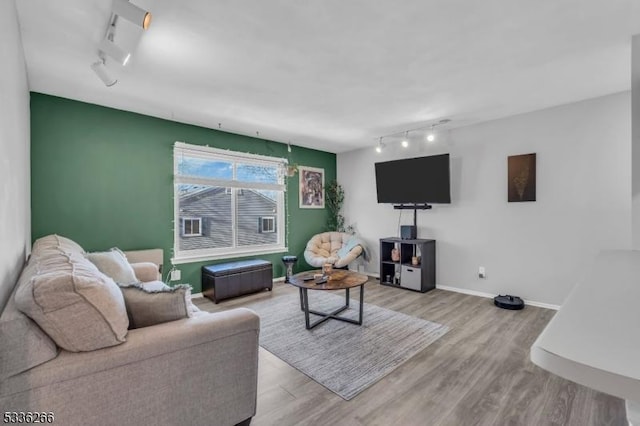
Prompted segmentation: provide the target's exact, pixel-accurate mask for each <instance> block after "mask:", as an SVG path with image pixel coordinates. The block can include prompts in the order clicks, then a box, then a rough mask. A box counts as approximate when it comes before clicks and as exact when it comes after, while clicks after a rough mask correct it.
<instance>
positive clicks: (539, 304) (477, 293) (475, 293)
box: [191, 271, 560, 311]
mask: <svg viewBox="0 0 640 426" xmlns="http://www.w3.org/2000/svg"><path fill="white" fill-rule="evenodd" d="M363 273H364V274H365V275H368V276H370V277H372V278H380V274H378V273H376V272H368V271H364V272H363ZM273 282H274V283H278V282H284V277H277V278H274V279H273ZM436 288H437V289H439V290H445V291H453V292H455V293H462V294H469V295H471V296H479V297H485V298H487V299H493V298H494V297H495V296H496V295H495V294H491V293H485V292H483V291H477V290H469V289H466V288H458V287H451V286H448V285H440V284H436ZM191 297H192V298H195V297H203V295H202V293H196V294H192V295H191ZM524 303H525V304H527V305H530V306H536V307H538V308H545V309H552V310H554V311H557V310H559V309H560V306H559V305H552V304H550V303H543V302H536V301H535V300H527V299H525V300H524Z"/></svg>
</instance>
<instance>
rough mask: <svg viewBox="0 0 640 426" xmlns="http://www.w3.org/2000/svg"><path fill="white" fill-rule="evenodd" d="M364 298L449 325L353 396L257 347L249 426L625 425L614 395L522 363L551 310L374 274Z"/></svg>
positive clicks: (280, 286)
mask: <svg viewBox="0 0 640 426" xmlns="http://www.w3.org/2000/svg"><path fill="white" fill-rule="evenodd" d="M291 292H297V289H296V288H293V287H292V286H290V285H288V284H284V283H276V284H275V285H274V288H273V292H262V293H258V294H255V295H251V296H246V297H241V298H236V299H231V300H228V301H224V302H221V303H219V304H218V305H215V304H214V303H212V302H210V301H209V300H208V299H200V298H198V299H194V302H195V303H196V304H197V305H198V306H199V307H200V308H201V309H203V310H207V311H210V312H216V311H223V310H227V309H232V308H235V307H239V306H245V305H247V304H248V303H251V302H254V301H258V300H264V299H265V298H271V297H281V296H282V295H284V294H286V293H291ZM352 293H357V292H352ZM357 296H358V295H357V294H354V295H352V297H354V298H357ZM365 302H367V303H370V304H374V305H377V306H381V307H384V308H387V309H391V310H394V311H398V312H403V313H405V314H408V315H412V316H415V317H418V318H423V319H426V320H429V321H435V322H438V323H441V324H445V325H447V326H449V327H450V331H449V332H448V333H447V334H446V335H445V336H443V337H442V338H440V339H439V340H438V341H436V342H435V343H433V344H432V345H430V346H429V347H427V348H426V349H425V350H423V351H422V352H420V353H418V354H417V355H416V356H414V357H413V358H411V359H410V360H409V361H407V362H406V363H404V364H403V365H401V366H400V367H398V368H397V369H396V370H394V371H393V372H392V373H391V374H389V375H387V376H386V377H384V378H383V379H382V380H380V381H379V382H377V383H376V384H374V385H373V386H371V387H370V388H368V389H367V390H365V391H364V392H362V393H361V394H359V395H358V396H356V397H355V398H354V399H352V400H351V401H344V400H343V399H342V398H340V397H339V396H337V395H335V394H334V393H332V392H331V391H329V390H327V389H325V388H324V387H323V386H321V385H320V384H318V383H316V382H315V381H313V380H311V379H309V378H308V377H307V376H305V375H304V374H302V373H300V372H299V371H298V370H296V369H294V368H293V367H290V366H289V365H288V364H286V363H285V362H284V361H281V360H280V359H279V358H277V357H275V356H274V355H272V354H270V353H269V352H267V351H266V350H264V349H262V348H260V363H259V379H258V412H257V414H256V416H255V417H254V419H253V421H252V423H251V424H252V425H253V426H267V425H269V426H270V425H278V426H286V425H296V426H298V425H345V426H352V425H353V426H362V425H367V426H370V425H374V426H375V425H380V426H388V425H403V426H412V425H419V426H424V425H433V426H448V425H452V426H453V425H455V426H459V425H576V426H587V425H597V426H601V425H626V424H627V422H626V420H625V418H626V416H625V409H624V402H623V401H622V400H620V399H618V398H614V397H612V396H609V395H605V394H602V393H599V392H596V391H594V390H591V389H589V388H586V387H584V386H581V385H578V384H575V383H573V382H569V381H567V380H564V379H561V378H559V377H557V376H554V375H552V374H551V373H548V372H546V371H545V370H543V369H541V368H539V367H537V366H535V365H534V364H533V363H531V361H530V360H529V348H530V347H531V344H532V343H533V342H534V340H535V339H536V337H537V336H538V334H539V333H540V332H541V331H542V329H543V328H544V327H545V325H546V324H547V322H548V321H549V320H550V319H551V318H552V317H553V315H554V313H555V312H554V311H551V310H547V309H542V308H535V307H531V306H527V307H526V308H525V309H524V310H522V311H507V310H503V309H498V308H496V307H495V306H493V303H492V301H491V300H490V299H485V298H481V297H476V296H469V295H464V294H459V293H453V292H448V291H443V290H433V291H430V292H428V293H424V294H422V293H415V292H411V291H405V290H402V289H395V288H390V287H385V286H381V285H380V284H378V282H377V281H376V280H374V279H371V280H370V281H369V282H368V283H367V284H366V285H365ZM365 320H366V317H365ZM300 321H301V322H303V321H304V317H303V314H302V313H300ZM354 327H357V326H354Z"/></svg>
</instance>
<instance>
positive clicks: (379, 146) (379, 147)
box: [376, 138, 385, 154]
mask: <svg viewBox="0 0 640 426" xmlns="http://www.w3.org/2000/svg"><path fill="white" fill-rule="evenodd" d="M384 146H385V145H384V144H383V143H382V138H380V141H379V142H378V146H376V152H377V153H378V154H380V153H381V152H382V150H383V149H384Z"/></svg>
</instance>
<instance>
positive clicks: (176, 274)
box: [171, 269, 182, 281]
mask: <svg viewBox="0 0 640 426" xmlns="http://www.w3.org/2000/svg"><path fill="white" fill-rule="evenodd" d="M180 278H182V273H181V272H180V269H174V270H172V271H171V281H180Z"/></svg>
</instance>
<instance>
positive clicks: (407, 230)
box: [400, 225, 418, 240]
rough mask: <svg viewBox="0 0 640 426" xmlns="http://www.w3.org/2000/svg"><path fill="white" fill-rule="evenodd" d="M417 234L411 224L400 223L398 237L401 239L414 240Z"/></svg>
mask: <svg viewBox="0 0 640 426" xmlns="http://www.w3.org/2000/svg"><path fill="white" fill-rule="evenodd" d="M417 235H418V234H417V231H416V227H415V226H413V225H402V226H401V227H400V238H402V239H403V240H415V239H416V236H417Z"/></svg>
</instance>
